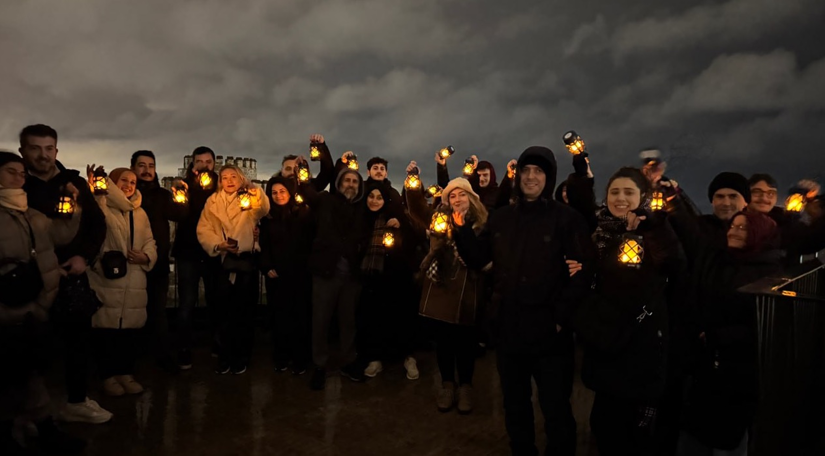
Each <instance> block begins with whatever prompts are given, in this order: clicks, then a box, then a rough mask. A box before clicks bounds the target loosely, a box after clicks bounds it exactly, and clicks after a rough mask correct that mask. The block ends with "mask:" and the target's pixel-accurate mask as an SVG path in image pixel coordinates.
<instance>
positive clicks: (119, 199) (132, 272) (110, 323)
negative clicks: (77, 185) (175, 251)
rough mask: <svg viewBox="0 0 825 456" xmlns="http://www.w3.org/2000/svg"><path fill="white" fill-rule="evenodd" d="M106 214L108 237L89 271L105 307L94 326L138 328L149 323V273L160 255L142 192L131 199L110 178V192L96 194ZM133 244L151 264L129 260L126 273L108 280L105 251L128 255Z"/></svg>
mask: <svg viewBox="0 0 825 456" xmlns="http://www.w3.org/2000/svg"><path fill="white" fill-rule="evenodd" d="M96 199H97V201H98V204H99V205H100V207H101V208H102V209H103V213H104V214H105V215H106V240H105V241H103V247H101V249H100V255H99V256H98V258H97V260H96V261H95V264H94V266H93V267H92V268H91V270H90V272H89V284H90V285H91V286H92V290H94V291H95V293H96V294H97V297H98V299H100V302H102V303H103V306H102V307H101V308H100V309H98V311H97V312H96V313H95V314H94V316H93V317H92V327H94V328H108V329H137V328H142V327H143V325H145V324H146V301H147V295H146V273H147V272H148V271H151V270H152V267H154V265H155V262H156V261H157V258H158V254H157V248H156V247H155V239H154V238H153V237H152V228H151V226H150V225H149V217H147V216H146V212H144V211H143V209H141V208H140V203H141V199H142V197H141V195H140V191H138V190H135V194H134V195H132V197H131V198H130V199H127V198H126V195H124V194H123V192H122V191H120V189H119V188H117V186H116V185H115V183H114V182H112V181H111V179H110V180H109V194H108V195H105V196H97V197H96ZM129 213H133V216H134V225H135V238H134V241H133V242H132V243H130V242H129V238H130V234H129ZM130 245H132V246H134V247H132V248H134V249H135V250H141V251H143V253H145V254H146V255H147V256H148V257H149V264H144V265H137V264H132V263H129V265H128V267H127V268H126V275H125V276H124V277H121V278H119V279H107V278H106V277H105V276H104V275H103V269H102V267H101V264H100V259H101V257H102V256H103V253H104V252H108V251H110V250H119V251H121V252H123V254H124V255H128V253H129V249H130Z"/></svg>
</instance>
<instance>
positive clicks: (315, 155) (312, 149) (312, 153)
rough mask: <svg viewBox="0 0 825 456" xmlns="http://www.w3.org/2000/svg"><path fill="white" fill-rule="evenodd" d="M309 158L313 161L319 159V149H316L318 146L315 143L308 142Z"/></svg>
mask: <svg viewBox="0 0 825 456" xmlns="http://www.w3.org/2000/svg"><path fill="white" fill-rule="evenodd" d="M309 159H310V160H312V161H314V162H317V161H319V160H321V151H320V150H318V146H316V145H315V144H310V146H309Z"/></svg>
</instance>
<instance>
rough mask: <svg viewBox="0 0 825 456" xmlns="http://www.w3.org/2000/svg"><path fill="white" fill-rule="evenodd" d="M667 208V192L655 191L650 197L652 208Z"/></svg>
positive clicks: (654, 209)
mask: <svg viewBox="0 0 825 456" xmlns="http://www.w3.org/2000/svg"><path fill="white" fill-rule="evenodd" d="M664 208H665V194H664V193H662V192H653V195H652V196H651V197H650V210H652V211H661V210H662V209H664Z"/></svg>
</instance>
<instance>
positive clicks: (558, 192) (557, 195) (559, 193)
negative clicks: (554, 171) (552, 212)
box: [553, 180, 567, 204]
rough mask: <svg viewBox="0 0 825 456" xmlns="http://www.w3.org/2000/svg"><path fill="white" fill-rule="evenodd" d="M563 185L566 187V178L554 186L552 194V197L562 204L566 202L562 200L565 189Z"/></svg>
mask: <svg viewBox="0 0 825 456" xmlns="http://www.w3.org/2000/svg"><path fill="white" fill-rule="evenodd" d="M565 187H567V181H566V180H565V181H564V182H562V183H561V184H559V186H558V187H556V193H555V194H554V195H553V197H554V198H555V199H556V201H558V202H560V203H562V204H567V203H566V202H565V201H564V189H565Z"/></svg>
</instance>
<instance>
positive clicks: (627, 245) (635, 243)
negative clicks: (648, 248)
mask: <svg viewBox="0 0 825 456" xmlns="http://www.w3.org/2000/svg"><path fill="white" fill-rule="evenodd" d="M644 256H645V249H644V247H642V237H641V236H634V235H630V234H625V235H624V238H623V239H622V245H621V246H620V247H619V262H620V263H622V264H625V265H627V266H630V267H633V268H639V267H641V265H642V260H643V259H644Z"/></svg>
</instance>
